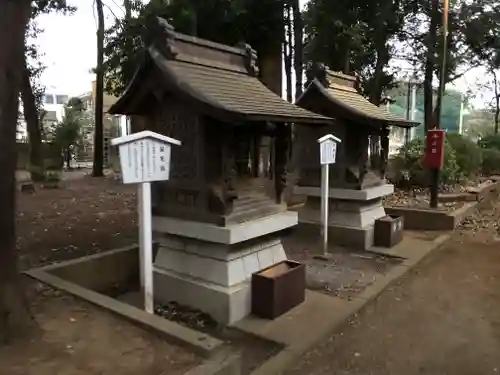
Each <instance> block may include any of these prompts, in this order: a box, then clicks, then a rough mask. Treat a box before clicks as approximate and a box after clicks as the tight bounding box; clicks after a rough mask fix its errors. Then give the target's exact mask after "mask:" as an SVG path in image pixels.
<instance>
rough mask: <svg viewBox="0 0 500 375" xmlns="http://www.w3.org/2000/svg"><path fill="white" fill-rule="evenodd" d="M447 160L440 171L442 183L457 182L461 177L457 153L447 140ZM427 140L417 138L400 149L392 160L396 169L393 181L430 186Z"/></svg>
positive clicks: (400, 183)
mask: <svg viewBox="0 0 500 375" xmlns="http://www.w3.org/2000/svg"><path fill="white" fill-rule="evenodd" d="M444 152H445V162H444V167H443V169H442V170H441V173H440V184H441V185H449V184H453V183H456V182H457V181H458V179H459V177H460V171H459V166H458V163H457V159H456V154H455V151H454V150H453V148H452V147H451V145H450V143H449V142H448V141H447V140H446V141H445V151H444ZM424 155H425V140H424V139H423V138H415V139H413V140H412V141H410V142H408V144H406V145H404V146H403V147H401V148H400V149H399V152H398V154H397V155H396V156H395V157H394V158H393V160H392V161H391V169H392V170H393V171H394V176H393V177H392V179H393V182H394V183H395V184H396V185H398V186H402V185H405V184H406V185H410V186H418V187H426V186H428V170H427V169H426V168H425V167H424Z"/></svg>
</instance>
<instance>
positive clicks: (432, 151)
mask: <svg viewBox="0 0 500 375" xmlns="http://www.w3.org/2000/svg"><path fill="white" fill-rule="evenodd" d="M444 137H445V132H444V130H442V129H431V130H429V131H428V132H427V142H426V149H425V165H426V167H427V168H430V169H442V168H443V165H444Z"/></svg>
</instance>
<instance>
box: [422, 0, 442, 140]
mask: <svg viewBox="0 0 500 375" xmlns="http://www.w3.org/2000/svg"><path fill="white" fill-rule="evenodd" d="M429 16H430V19H431V22H430V25H429V34H428V36H427V38H428V39H427V58H426V61H425V71H424V122H425V131H427V130H429V129H431V128H434V127H435V124H433V122H434V121H435V118H434V110H433V107H434V92H433V89H432V80H433V78H434V67H435V64H436V61H435V52H436V41H437V28H438V18H439V0H432V5H431V14H430V15H429Z"/></svg>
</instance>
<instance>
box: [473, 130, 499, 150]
mask: <svg viewBox="0 0 500 375" xmlns="http://www.w3.org/2000/svg"><path fill="white" fill-rule="evenodd" d="M478 144H479V147H481V148H494V149H496V150H500V134H495V135H488V136H486V137H484V138H482V139H481V140H480V141H479V142H478Z"/></svg>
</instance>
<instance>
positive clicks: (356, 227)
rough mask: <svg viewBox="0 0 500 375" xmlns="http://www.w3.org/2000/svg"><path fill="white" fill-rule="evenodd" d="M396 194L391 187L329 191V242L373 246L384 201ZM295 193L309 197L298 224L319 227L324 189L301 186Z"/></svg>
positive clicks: (348, 245)
mask: <svg viewBox="0 0 500 375" xmlns="http://www.w3.org/2000/svg"><path fill="white" fill-rule="evenodd" d="M393 192H394V186H393V185H390V184H384V185H380V186H376V187H372V188H367V189H363V190H352V189H330V191H329V205H328V208H329V209H328V211H329V217H328V227H329V231H328V233H329V242H330V243H332V244H336V245H338V246H344V247H350V248H355V249H362V250H367V249H369V248H370V247H372V246H373V231H374V224H375V220H377V219H379V218H381V217H384V216H385V215H386V214H385V210H384V207H383V205H382V198H383V197H385V196H387V195H389V194H392V193H393ZM295 193H296V194H302V195H306V196H307V201H306V204H305V205H304V207H301V208H300V209H299V223H300V224H301V225H307V226H320V225H321V188H319V187H304V186H298V187H296V188H295Z"/></svg>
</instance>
